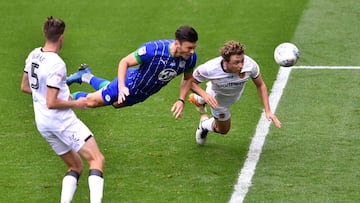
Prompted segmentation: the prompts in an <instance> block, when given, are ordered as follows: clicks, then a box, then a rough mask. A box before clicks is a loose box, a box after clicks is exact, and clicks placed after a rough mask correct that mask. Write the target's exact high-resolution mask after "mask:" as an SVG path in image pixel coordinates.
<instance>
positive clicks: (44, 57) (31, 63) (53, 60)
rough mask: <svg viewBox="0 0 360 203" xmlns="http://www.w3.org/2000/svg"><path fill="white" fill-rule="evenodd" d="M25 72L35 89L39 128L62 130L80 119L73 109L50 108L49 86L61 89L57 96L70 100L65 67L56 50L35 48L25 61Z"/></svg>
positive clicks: (32, 88)
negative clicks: (45, 50)
mask: <svg viewBox="0 0 360 203" xmlns="http://www.w3.org/2000/svg"><path fill="white" fill-rule="evenodd" d="M24 71H25V72H27V73H28V76H29V83H30V87H31V90H32V98H33V105H34V112H35V121H36V125H37V128H38V130H39V131H62V130H65V129H66V128H67V126H69V125H70V124H71V123H72V122H74V120H76V119H77V117H76V115H75V113H74V112H73V111H72V109H48V107H47V105H46V92H47V87H48V86H49V87H54V88H57V89H59V94H58V98H59V99H62V100H68V99H69V96H70V90H69V87H68V86H67V84H66V66H65V62H64V61H63V60H62V59H61V58H60V56H59V55H58V54H56V53H54V52H43V51H42V49H41V47H39V48H36V49H34V50H33V51H32V52H31V53H30V54H29V56H28V57H27V59H26V61H25V68H24Z"/></svg>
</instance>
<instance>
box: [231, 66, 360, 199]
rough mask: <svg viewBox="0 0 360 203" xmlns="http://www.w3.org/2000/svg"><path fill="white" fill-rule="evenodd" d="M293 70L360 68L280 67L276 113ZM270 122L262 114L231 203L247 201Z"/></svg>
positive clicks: (273, 105)
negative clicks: (246, 197)
mask: <svg viewBox="0 0 360 203" xmlns="http://www.w3.org/2000/svg"><path fill="white" fill-rule="evenodd" d="M292 69H360V66H293V67H291V68H285V67H280V69H279V72H278V75H277V77H276V81H275V82H274V85H273V88H272V90H271V93H270V95H269V102H270V107H271V110H272V111H273V112H274V113H275V111H276V107H277V105H278V103H279V100H280V98H281V95H282V93H283V90H284V88H285V86H286V83H287V81H288V78H289V75H290V73H291V70H292ZM270 123H271V122H270V121H268V120H267V119H266V117H265V113H264V112H263V113H262V114H261V117H260V120H259V122H258V125H257V127H256V131H255V134H254V137H253V138H252V140H251V144H250V148H249V152H248V154H247V158H246V160H245V163H244V166H243V168H242V169H241V171H240V174H239V177H238V181H237V183H236V185H235V186H234V192H233V194H232V195H231V199H230V201H229V203H242V202H243V201H244V199H245V196H246V194H247V192H248V191H249V187H250V186H251V179H252V177H253V175H254V173H255V169H256V165H257V162H258V161H259V158H260V154H261V151H262V147H263V145H264V142H265V138H266V136H267V134H268V132H269V127H270Z"/></svg>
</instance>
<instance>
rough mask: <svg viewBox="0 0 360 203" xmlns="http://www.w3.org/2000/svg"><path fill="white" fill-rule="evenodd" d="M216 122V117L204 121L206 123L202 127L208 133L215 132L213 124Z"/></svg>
mask: <svg viewBox="0 0 360 203" xmlns="http://www.w3.org/2000/svg"><path fill="white" fill-rule="evenodd" d="M214 120H215V119H214V117H212V118H209V119H206V120H204V121H203V122H202V123H201V127H202V128H203V129H206V130H208V131H211V132H214V128H213V122H214Z"/></svg>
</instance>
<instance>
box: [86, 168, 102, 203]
mask: <svg viewBox="0 0 360 203" xmlns="http://www.w3.org/2000/svg"><path fill="white" fill-rule="evenodd" d="M88 182H89V189H90V203H101V201H102V197H103V190H104V179H103V178H102V177H100V176H97V175H90V176H89V178H88Z"/></svg>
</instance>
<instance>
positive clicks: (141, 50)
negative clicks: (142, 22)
mask: <svg viewBox="0 0 360 203" xmlns="http://www.w3.org/2000/svg"><path fill="white" fill-rule="evenodd" d="M138 54H139V56H142V55H145V54H146V47H145V46H143V47H140V48H139V49H138Z"/></svg>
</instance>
